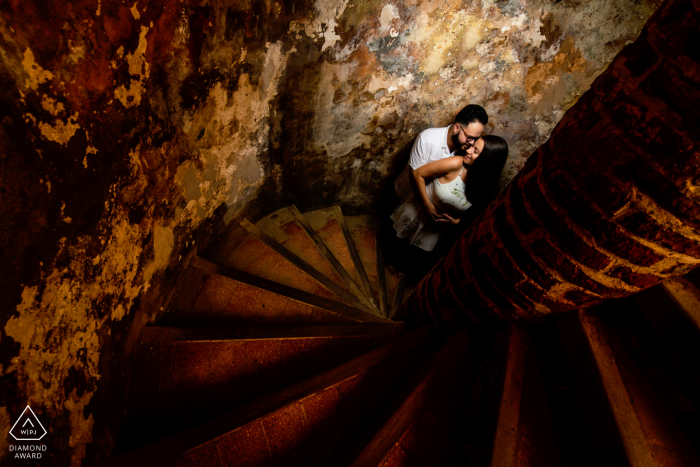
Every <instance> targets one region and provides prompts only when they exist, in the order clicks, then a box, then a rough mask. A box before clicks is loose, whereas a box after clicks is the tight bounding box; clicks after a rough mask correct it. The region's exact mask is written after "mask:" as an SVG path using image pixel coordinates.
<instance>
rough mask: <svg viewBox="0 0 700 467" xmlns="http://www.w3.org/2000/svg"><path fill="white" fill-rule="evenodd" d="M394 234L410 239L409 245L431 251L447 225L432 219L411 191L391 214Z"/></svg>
mask: <svg viewBox="0 0 700 467" xmlns="http://www.w3.org/2000/svg"><path fill="white" fill-rule="evenodd" d="M391 220H392V221H394V228H395V229H396V235H397V236H398V237H399V238H408V239H410V243H411V245H415V246H417V247H418V248H420V249H422V250H425V251H433V248H435V244H436V243H437V242H438V240H439V239H440V237H441V236H442V234H443V233H444V232H445V230H446V229H447V227H448V225H449V224H448V223H446V222H435V221H433V220H432V219H431V218H430V216H429V215H428V212H427V211H426V209H425V207H424V206H423V203H422V202H421V200H420V199H418V198H416V195H415V194H414V193H413V192H411V193H410V194H409V195H408V196H406V197H405V198H404V199H403V200H402V201H401V203H400V204H399V206H398V207H397V208H396V209H394V214H392V215H391Z"/></svg>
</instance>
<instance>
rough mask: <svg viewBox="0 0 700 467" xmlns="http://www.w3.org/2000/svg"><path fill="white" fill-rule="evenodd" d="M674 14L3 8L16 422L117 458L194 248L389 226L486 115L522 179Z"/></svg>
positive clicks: (0, 410) (584, 6) (647, 5)
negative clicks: (434, 136) (386, 195)
mask: <svg viewBox="0 0 700 467" xmlns="http://www.w3.org/2000/svg"><path fill="white" fill-rule="evenodd" d="M658 3H659V2H658V0H641V1H628V0H596V1H588V2H582V1H578V0H563V1H558V2H554V3H551V2H549V1H542V0H537V1H525V0H521V1H518V0H511V1H499V2H495V1H493V0H483V1H465V2H461V1H449V0H448V1H445V0H442V1H439V2H438V1H427V0H415V1H408V2H396V3H390V2H387V1H383V2H378V1H354V2H351V1H341V2H331V1H328V0H317V1H316V2H315V3H311V2H305V3H301V2H293V1H279V2H275V1H272V0H266V1H260V2H249V1H243V0H242V1H238V2H224V1H214V0H202V1H192V2H184V1H178V0H153V1H149V2H144V1H143V0H140V1H135V2H133V3H132V2H129V3H119V2H110V1H107V0H90V1H87V0H85V1H80V0H77V1H73V2H69V3H67V2H63V1H57V0H42V1H26V0H25V1H18V0H2V1H0V122H1V125H0V178H1V181H0V193H1V195H2V198H1V199H2V202H1V203H0V210H1V217H2V234H1V235H0V241H1V242H2V243H1V247H2V248H1V249H0V251H2V262H1V263H0V264H1V266H0V267H1V268H2V269H1V270H0V275H1V277H2V278H3V281H2V286H3V287H2V294H0V296H1V298H0V300H2V306H1V307H0V313H1V314H0V329H1V331H0V332H1V335H0V348H1V349H2V350H1V351H0V352H1V357H0V365H1V366H0V369H1V370H2V381H1V384H0V387H1V388H2V389H0V391H1V392H0V428H1V429H3V430H4V433H7V431H8V429H9V426H11V423H13V421H14V420H15V418H16V417H17V416H18V415H19V414H20V413H21V411H22V410H23V409H24V407H25V406H26V404H27V403H29V404H31V405H32V407H33V408H35V410H36V412H37V414H38V415H39V417H40V419H41V420H42V421H43V422H44V423H45V425H46V427H47V429H48V430H49V435H47V437H46V439H45V441H46V443H47V445H48V447H49V449H48V451H47V453H46V454H45V461H44V465H49V464H51V463H53V464H55V465H69V464H70V465H79V464H81V463H86V464H99V463H101V462H102V461H101V459H103V458H104V456H105V455H106V454H107V453H108V452H109V450H110V448H111V443H112V440H111V437H112V436H114V433H115V432H116V424H117V423H118V417H119V412H120V409H121V406H120V405H119V400H118V397H119V395H120V394H123V392H124V388H125V378H124V371H125V361H124V358H125V355H126V354H127V353H128V349H129V348H130V345H131V344H132V343H133V341H134V339H135V338H136V336H137V335H138V331H139V329H140V327H141V326H142V325H143V324H144V323H146V322H148V321H149V320H152V319H153V317H154V316H155V315H156V314H157V310H158V309H159V307H160V304H161V303H162V302H163V301H164V300H165V299H166V298H167V295H168V292H169V289H168V286H167V284H169V283H170V282H171V280H172V277H173V275H174V274H176V273H177V271H178V270H179V269H178V264H180V262H181V261H182V260H183V258H185V257H186V256H187V255H188V254H191V252H192V251H194V248H198V247H199V245H201V244H203V243H207V242H208V239H209V238H211V237H212V236H214V235H216V234H217V233H219V232H220V231H221V229H222V228H223V226H224V225H225V224H226V223H228V222H230V221H232V220H235V219H239V218H240V217H241V216H244V215H247V216H250V217H253V218H255V217H256V216H259V215H261V214H265V213H267V212H270V211H272V210H274V209H276V208H277V207H280V206H282V205H286V204H288V203H289V202H295V203H297V205H298V206H299V207H300V208H302V209H305V208H313V207H318V206H322V205H329V204H332V203H342V204H343V205H345V206H347V208H348V209H349V210H358V211H365V212H371V211H372V210H373V207H374V204H375V202H376V200H377V198H378V196H379V194H380V192H381V188H382V186H383V184H384V183H385V182H386V180H387V177H389V176H390V175H391V174H392V173H395V172H396V170H397V169H398V168H400V167H401V165H402V164H403V163H404V160H403V158H405V157H406V155H407V150H408V149H409V148H410V145H411V143H412V140H413V138H414V137H415V136H416V135H417V134H418V133H419V132H420V131H421V130H423V129H425V128H427V127H431V126H439V125H446V124H448V123H450V120H451V118H452V116H453V115H454V114H455V113H456V112H457V111H458V110H459V109H460V108H461V107H462V106H463V105H465V104H467V103H479V104H482V105H484V106H485V107H486V109H487V110H488V112H489V113H490V115H491V116H492V119H491V123H490V124H489V127H488V131H490V132H493V133H496V134H500V135H503V136H504V137H505V138H506V139H507V140H508V142H509V144H510V146H511V154H512V157H511V160H510V162H509V163H508V166H507V168H506V171H505V174H504V181H507V180H510V179H511V178H512V177H513V176H514V175H515V173H516V172H517V171H518V169H519V168H520V167H522V166H523V164H524V161H525V160H526V158H527V157H528V155H529V154H530V153H531V152H532V150H533V149H535V148H537V147H538V146H539V145H540V144H541V143H542V142H544V141H545V140H546V139H547V138H548V136H549V133H550V131H551V129H552V128H553V126H554V125H555V124H556V123H557V121H558V120H559V119H560V118H561V116H562V115H563V113H564V111H566V109H567V108H569V107H570V106H571V105H572V104H573V103H574V102H575V101H576V99H577V98H578V97H579V96H580V95H581V94H582V93H583V92H584V91H585V90H586V89H587V88H588V87H589V85H590V83H591V82H592V81H593V79H594V78H595V77H596V76H597V75H598V74H599V73H600V72H601V71H602V70H604V69H605V67H606V66H607V64H608V63H609V62H610V61H611V60H612V58H613V57H614V56H615V55H616V54H617V53H618V52H619V51H620V50H621V48H622V47H623V46H624V45H625V44H627V43H628V42H630V41H632V40H634V38H635V37H636V36H637V35H638V33H639V31H640V30H641V26H642V25H643V23H644V22H645V21H646V19H647V18H648V17H649V15H650V14H651V13H652V12H653V10H654V9H655V7H656V6H657V4H658ZM3 436H6V435H3ZM8 443H9V438H2V439H0V455H6V454H7V444H8Z"/></svg>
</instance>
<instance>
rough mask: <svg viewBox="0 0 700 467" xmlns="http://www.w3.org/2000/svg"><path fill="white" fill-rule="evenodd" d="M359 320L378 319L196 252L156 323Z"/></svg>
mask: <svg viewBox="0 0 700 467" xmlns="http://www.w3.org/2000/svg"><path fill="white" fill-rule="evenodd" d="M195 266H196V267H195ZM204 268H206V269H204ZM229 273H231V274H229ZM222 274H228V276H225V275H222ZM231 276H233V277H235V278H237V279H240V280H236V279H234V278H232V277H231ZM364 320H370V321H383V319H382V318H379V317H377V316H375V315H372V314H370V313H366V312H364V311H361V310H357V309H354V308H352V307H349V306H348V305H346V304H342V303H338V302H334V301H332V300H329V299H326V298H321V297H317V296H315V295H313V294H309V293H306V292H303V291H300V290H298V289H294V288H291V287H286V286H282V285H280V284H277V283H275V282H271V281H267V280H265V279H262V278H258V277H257V276H252V275H249V274H246V273H241V272H239V271H236V270H230V269H229V268H223V267H220V266H218V265H216V264H214V263H211V262H208V261H206V260H203V259H201V258H198V257H196V258H194V259H193V261H192V265H191V266H190V267H189V268H188V270H187V271H185V272H184V273H183V274H182V275H181V277H180V278H179V280H178V282H177V284H176V286H175V292H174V293H173V296H172V298H171V300H170V302H169V304H168V307H167V311H166V313H164V314H163V316H162V318H161V320H160V321H159V324H162V325H179V326H187V325H197V326H244V325H252V324H321V323H351V322H357V321H364Z"/></svg>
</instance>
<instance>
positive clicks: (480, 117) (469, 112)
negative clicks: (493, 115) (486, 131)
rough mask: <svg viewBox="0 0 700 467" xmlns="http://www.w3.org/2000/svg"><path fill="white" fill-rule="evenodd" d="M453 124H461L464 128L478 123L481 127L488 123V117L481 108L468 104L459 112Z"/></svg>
mask: <svg viewBox="0 0 700 467" xmlns="http://www.w3.org/2000/svg"><path fill="white" fill-rule="evenodd" d="M455 122H456V123H461V124H462V125H464V126H467V125H469V124H470V123H474V122H479V123H481V124H482V125H486V124H487V123H488V122H489V116H488V114H487V113H486V111H485V110H484V108H483V107H482V106H480V105H476V104H469V105H468V106H466V107H465V108H463V109H462V110H460V111H459V113H458V114H457V116H456V117H455Z"/></svg>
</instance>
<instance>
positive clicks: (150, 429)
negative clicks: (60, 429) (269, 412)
mask: <svg viewBox="0 0 700 467" xmlns="http://www.w3.org/2000/svg"><path fill="white" fill-rule="evenodd" d="M335 326H337V327H338V328H339V329H338V331H337V332H334V331H333V329H329V328H333V327H334V326H328V325H325V326H303V327H297V328H295V329H296V330H297V332H292V333H290V332H289V330H285V332H284V337H262V336H264V335H265V334H267V335H268V336H274V333H272V332H271V330H268V331H267V332H266V333H264V334H263V333H262V330H260V329H255V328H253V329H250V328H248V329H237V330H235V332H236V333H238V334H246V331H247V334H249V335H251V336H254V337H251V338H222V337H221V334H223V333H221V332H216V331H221V330H220V329H219V330H211V329H210V330H206V329H198V328H190V329H178V328H175V329H173V328H161V327H151V328H146V332H144V333H142V339H141V342H140V343H139V345H138V346H137V348H136V354H135V359H136V360H135V361H136V365H135V367H134V368H133V370H132V373H131V379H130V382H129V396H128V400H127V421H126V425H128V426H127V427H125V429H123V430H122V433H125V434H126V435H128V439H122V440H121V441H122V445H123V446H124V449H126V448H134V447H137V446H139V445H142V444H145V443H147V442H150V441H152V440H154V439H158V438H161V437H165V436H167V435H169V434H172V433H176V432H178V431H182V430H184V429H186V428H189V427H192V426H196V425H198V424H201V423H203V422H206V421H207V420H209V419H212V418H215V417H216V415H217V414H219V413H222V412H226V411H228V410H232V409H234V408H236V407H239V406H241V405H243V404H245V403H246V402H248V401H250V400H252V399H253V398H255V397H257V396H259V395H260V394H264V393H269V392H273V391H275V390H277V389H280V388H282V387H284V386H286V385H289V384H292V383H294V382H296V381H300V380H303V379H304V378H307V377H310V376H312V375H314V374H317V373H320V372H322V371H326V370H328V369H330V368H332V367H334V366H336V365H339V364H342V363H344V362H346V361H348V360H350V359H352V358H356V357H358V356H360V355H363V354H365V353H367V352H370V351H372V350H375V349H377V348H379V347H381V346H383V345H386V344H388V343H389V342H390V341H391V340H392V339H393V337H394V335H395V331H396V329H393V330H392V329H383V330H379V332H373V331H371V330H369V329H368V326H366V325H360V326H359V327H357V326H354V325H335ZM370 326H372V325H370ZM374 326H379V327H384V328H387V327H388V326H387V325H384V324H378V325H374ZM389 326H391V325H389ZM304 328H306V329H304ZM353 328H354V329H353ZM353 331H354V332H353ZM387 331H389V332H387ZM392 331H394V332H392ZM362 332H368V333H369V335H363V334H362ZM321 333H327V334H328V335H326V336H324V335H321ZM373 333H374V334H377V335H372V334H373ZM212 334H219V335H218V336H217V335H214V336H213V337H214V338H215V339H216V340H203V339H202V338H206V337H212V336H211V335H212ZM290 334H291V336H292V337H290ZM333 334H338V335H336V336H334V335H333ZM382 334H383V335H382ZM392 334H393V335H392ZM125 438H126V437H125Z"/></svg>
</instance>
